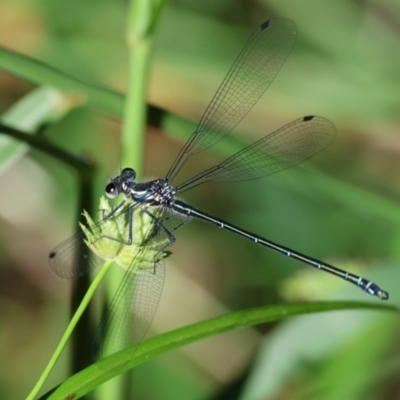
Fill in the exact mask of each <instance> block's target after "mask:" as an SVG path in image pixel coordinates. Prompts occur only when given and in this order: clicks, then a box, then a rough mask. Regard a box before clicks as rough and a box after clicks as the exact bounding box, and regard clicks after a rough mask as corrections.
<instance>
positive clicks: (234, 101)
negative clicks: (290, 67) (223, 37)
mask: <svg viewBox="0 0 400 400" xmlns="http://www.w3.org/2000/svg"><path fill="white" fill-rule="evenodd" d="M296 34H297V32H296V26H295V24H294V23H293V22H292V21H290V20H287V19H276V20H271V21H266V22H264V23H263V24H262V25H261V26H260V27H259V28H258V29H257V30H256V31H255V32H254V33H253V35H252V36H251V37H250V39H249V40H248V42H247V43H246V44H245V46H244V48H243V49H242V51H241V52H240V54H239V56H238V57H237V58H236V60H235V62H234V63H233V65H232V67H231V69H230V70H229V72H228V74H227V75H226V76H225V78H224V80H223V81H222V83H221V86H220V87H219V88H218V90H217V92H216V93H215V95H214V97H213V98H212V100H211V103H210V104H209V105H208V107H207V109H206V111H205V112H204V115H203V117H202V118H201V120H200V123H199V125H198V126H197V129H196V131H195V132H194V133H193V134H192V136H191V137H190V138H189V140H188V141H187V142H186V144H185V146H184V147H183V148H182V150H181V151H180V153H179V155H178V157H177V159H176V160H175V162H174V164H173V165H172V167H171V169H170V170H169V172H168V174H167V177H166V179H167V180H168V181H169V182H172V180H173V179H174V178H175V176H176V175H177V174H178V172H179V170H180V169H181V168H182V166H183V165H184V164H185V163H186V161H187V160H188V159H189V158H190V157H192V156H193V155H195V154H197V153H199V152H201V151H203V150H205V149H207V148H209V147H211V146H213V145H214V144H215V143H217V142H218V141H219V140H221V139H222V138H223V137H224V136H225V135H227V134H228V133H229V132H231V131H232V129H233V128H234V127H235V126H236V125H237V124H238V123H239V122H240V121H241V120H242V119H243V118H244V117H245V116H246V114H247V113H248V112H249V111H250V110H251V109H252V107H253V106H254V104H256V102H257V101H258V100H259V98H260V97H261V96H262V95H263V94H264V92H265V91H266V90H267V88H268V87H269V85H270V84H271V83H272V81H273V80H274V78H275V76H276V75H277V73H278V72H279V70H280V69H281V67H282V65H283V63H284V62H285V60H286V58H287V57H288V55H289V53H290V51H291V50H292V48H293V45H294V43H295V40H296Z"/></svg>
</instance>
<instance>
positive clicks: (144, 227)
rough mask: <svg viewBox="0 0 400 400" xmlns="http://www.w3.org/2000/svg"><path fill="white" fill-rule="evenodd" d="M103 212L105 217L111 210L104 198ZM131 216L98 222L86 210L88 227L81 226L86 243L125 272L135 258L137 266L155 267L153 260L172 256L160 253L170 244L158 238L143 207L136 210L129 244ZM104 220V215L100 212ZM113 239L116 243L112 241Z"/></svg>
mask: <svg viewBox="0 0 400 400" xmlns="http://www.w3.org/2000/svg"><path fill="white" fill-rule="evenodd" d="M99 209H100V210H104V215H107V214H108V213H109V212H110V211H111V207H110V205H109V203H108V201H107V199H106V198H105V197H103V196H102V197H101V198H100V207H99ZM128 214H129V213H128V212H123V213H116V215H115V216H113V217H111V218H110V219H109V220H106V221H102V222H100V223H95V222H94V221H93V220H92V218H91V217H90V215H89V214H88V213H87V212H86V211H84V212H83V215H84V217H85V219H86V222H87V226H84V225H83V224H80V226H81V228H82V230H83V232H84V233H85V236H86V240H85V243H86V245H87V246H88V247H89V249H90V250H91V251H92V252H93V253H94V254H96V255H97V256H98V257H100V258H101V259H103V260H104V261H108V260H113V261H114V262H115V263H116V264H118V265H119V266H120V267H121V268H123V269H128V268H129V266H130V265H131V263H132V260H133V259H134V258H136V259H135V262H134V267H135V268H133V269H132V270H134V271H136V269H137V268H141V269H143V268H153V267H154V261H160V260H161V259H163V258H166V257H168V256H169V255H170V252H168V251H162V252H161V253H160V252H159V249H161V248H162V247H163V246H165V245H166V244H167V243H168V239H167V238H165V235H162V234H161V235H157V234H156V233H157V231H156V230H155V228H156V227H155V225H154V221H153V219H152V218H150V217H149V216H148V215H147V214H145V213H144V212H143V211H142V210H141V209H140V207H136V208H135V211H134V215H133V224H132V244H130V245H127V244H124V243H121V242H120V241H123V242H127V241H128V238H129V215H128ZM100 215H101V217H102V212H100ZM109 238H114V239H117V240H119V241H117V240H112V239H109Z"/></svg>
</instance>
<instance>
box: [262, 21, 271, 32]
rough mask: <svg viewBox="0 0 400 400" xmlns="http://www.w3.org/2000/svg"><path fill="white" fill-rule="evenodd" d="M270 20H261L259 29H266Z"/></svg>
mask: <svg viewBox="0 0 400 400" xmlns="http://www.w3.org/2000/svg"><path fill="white" fill-rule="evenodd" d="M270 22H271V21H270V20H268V21H265V22H263V23H262V24H261V30H262V31H263V30H264V29H267V28H268V25H269V23H270Z"/></svg>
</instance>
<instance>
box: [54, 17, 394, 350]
mask: <svg viewBox="0 0 400 400" xmlns="http://www.w3.org/2000/svg"><path fill="white" fill-rule="evenodd" d="M296 34H297V33H296V27H295V25H294V23H293V22H292V21H290V20H286V19H276V20H271V21H267V22H264V23H263V24H262V25H261V26H260V27H259V28H258V29H257V30H256V31H255V32H254V33H253V35H252V36H251V38H250V39H249V40H248V42H247V43H246V45H245V46H244V48H243V49H242V51H241V52H240V54H239V56H238V57H237V59H236V60H235V62H234V63H233V65H232V67H231V69H230V70H229V72H228V74H227V75H226V76H225V78H224V80H223V82H222V84H221V86H220V87H219V88H218V90H217V92H216V94H215V95H214V97H213V98H212V100H211V103H210V104H209V105H208V107H207V109H206V111H205V112H204V114H203V116H202V118H201V120H200V122H199V124H198V126H197V129H196V130H195V132H194V133H193V134H192V135H191V137H190V138H189V140H188V141H187V142H186V144H185V145H184V147H183V148H182V150H181V151H180V153H179V155H178V157H177V159H176V160H175V162H174V163H173V165H172V167H171V168H170V170H169V172H168V173H167V175H166V177H165V178H164V179H155V180H152V181H148V182H143V183H137V182H136V181H135V178H136V173H135V171H134V170H133V169H131V168H125V169H123V170H122V171H121V173H120V175H118V176H117V177H115V178H113V179H111V182H110V183H108V185H107V187H106V194H107V196H108V197H109V198H115V197H117V196H118V195H120V194H122V195H123V196H124V199H123V200H122V201H121V202H120V203H119V204H118V205H117V206H116V207H115V208H114V209H113V210H112V211H111V212H109V213H108V214H107V215H105V216H104V218H103V220H102V221H101V222H99V223H98V224H97V225H95V228H94V231H95V233H94V235H95V237H96V240H111V241H114V242H117V243H119V244H122V245H131V244H132V243H133V242H134V240H135V237H134V235H136V229H135V226H134V225H135V223H137V221H138V215H139V214H140V215H142V216H143V215H144V216H146V218H147V221H148V222H149V227H148V228H146V229H147V230H146V232H145V235H144V239H143V240H142V241H141V243H140V244H139V246H138V247H137V251H136V254H132V255H131V258H130V259H129V262H128V265H127V266H126V269H127V272H126V273H125V274H124V277H123V279H122V281H121V283H120V285H119V288H118V290H117V292H116V294H115V297H114V298H113V300H112V302H111V305H110V307H109V312H108V313H107V316H106V317H105V319H103V322H102V323H101V325H100V328H99V330H98V334H97V340H96V341H97V342H98V343H101V342H102V340H103V338H104V336H105V334H106V331H107V329H108V327H110V329H111V332H110V334H111V337H113V339H114V341H115V338H117V341H116V342H117V343H120V344H121V346H122V345H123V343H125V342H126V341H125V336H124V335H125V332H121V329H120V328H119V324H120V323H121V324H122V323H123V322H124V319H126V318H127V315H126V314H127V313H129V312H130V311H132V310H130V308H131V307H130V306H125V308H126V311H123V312H121V311H117V310H118V308H119V307H121V303H122V302H123V301H122V299H126V298H127V297H128V298H132V309H133V312H134V317H133V318H134V319H133V322H132V325H131V326H130V328H129V330H130V331H131V334H133V341H134V342H139V341H140V340H141V339H142V338H143V336H144V335H145V333H146V331H147V330H148V328H149V326H150V324H151V321H152V319H153V317H154V314H155V312H156V309H157V306H158V303H159V299H160V296H161V291H162V287H163V282H164V263H163V260H162V258H163V257H164V255H165V250H166V249H167V248H168V247H169V246H171V245H172V244H173V243H174V241H175V231H176V229H177V228H179V227H181V226H182V225H183V224H185V223H186V222H188V221H189V220H191V219H193V218H197V219H200V220H203V221H207V222H209V223H211V224H214V225H216V226H218V227H219V228H222V229H226V230H228V231H231V232H234V233H236V234H238V235H240V236H242V237H244V238H246V239H249V240H251V241H252V242H254V243H255V244H258V245H261V246H264V247H268V248H270V249H272V250H275V251H277V252H279V253H281V254H283V255H285V256H287V257H291V258H293V259H296V260H298V261H300V262H302V263H305V264H309V265H311V266H312V267H314V268H317V269H320V270H321V271H325V272H329V273H330V274H333V275H336V276H337V277H339V278H342V279H344V280H347V281H349V282H351V283H353V284H355V285H356V286H358V287H360V288H361V289H362V290H364V291H365V292H367V293H368V294H370V295H373V296H377V297H379V298H380V299H383V300H386V299H388V297H389V295H388V293H387V292H386V291H384V290H382V289H380V288H379V287H378V286H377V285H376V284H375V283H373V282H371V281H369V280H367V279H364V278H362V277H360V276H357V275H354V274H351V273H349V272H346V271H344V270H341V269H339V268H336V267H334V266H332V265H330V264H327V263H325V262H323V261H319V260H317V259H315V258H312V257H309V256H306V255H304V254H302V253H299V252H297V251H294V250H292V249H289V248H287V247H284V246H281V245H279V244H277V243H274V242H272V241H270V240H268V239H265V238H263V237H261V236H258V235H256V234H254V233H252V232H249V231H246V230H244V229H241V228H239V227H237V226H235V225H233V224H230V223H228V222H225V221H223V220H221V219H219V218H216V217H213V216H211V215H209V214H207V213H205V212H203V211H200V210H199V209H197V208H194V207H192V206H191V205H189V204H187V203H185V202H184V201H182V200H180V199H178V197H177V196H178V195H181V194H182V193H183V192H185V191H187V190H189V189H193V188H194V187H196V186H199V185H201V184H203V183H205V182H234V181H243V180H250V179H257V178H261V177H264V176H267V175H271V174H273V173H275V172H278V171H281V170H283V169H286V168H289V167H291V166H294V165H296V164H299V163H301V162H303V161H305V160H307V159H308V158H310V157H312V156H313V155H315V154H317V153H318V152H319V151H321V150H323V149H324V148H325V147H326V146H328V145H329V144H330V143H331V142H332V141H333V139H334V137H335V134H336V129H335V127H334V125H333V124H332V123H331V122H329V121H328V120H326V119H324V118H321V117H317V116H308V117H303V118H300V119H297V120H295V121H293V122H291V123H290V124H288V125H285V126H284V127H282V128H280V129H278V130H277V131H275V132H273V133H270V134H269V135H267V136H265V137H263V138H262V139H260V140H258V141H256V142H255V143H253V144H251V145H249V146H247V147H245V148H244V149H242V150H241V151H239V152H238V153H236V154H234V155H232V156H231V157H229V158H227V159H226V160H225V161H223V162H222V163H220V164H218V165H216V166H214V167H212V168H209V169H207V170H206V171H204V172H201V173H199V174H198V175H196V176H194V177H193V178H191V179H189V180H188V181H186V182H184V183H182V184H180V185H178V186H173V185H172V181H173V180H174V179H175V177H176V176H177V174H178V172H179V171H181V169H182V167H183V166H184V165H185V163H186V162H187V161H188V160H189V159H190V158H191V157H192V156H194V155H196V154H198V153H200V152H202V151H204V150H206V149H208V148H209V147H211V146H213V145H214V144H216V143H217V142H219V141H220V140H221V139H223V138H224V136H226V135H227V134H229V133H230V132H231V131H232V129H233V128H234V127H235V126H236V125H237V124H238V123H239V122H240V121H241V120H242V119H243V118H244V117H245V115H246V114H247V113H248V112H249V111H250V110H251V108H252V107H253V106H254V104H255V103H256V102H257V101H258V99H259V98H260V97H261V96H262V95H263V93H264V92H265V91H266V90H267V88H268V87H269V85H270V84H271V82H272V81H273V79H274V78H275V76H276V75H277V73H278V71H279V70H280V68H281V67H282V65H283V63H284V62H285V60H286V58H287V57H288V55H289V53H290V51H291V49H292V47H293V45H294V43H295V40H296ZM176 216H178V217H181V219H180V220H179V223H178V225H176V226H175V227H170V221H169V222H168V223H167V221H168V220H171V219H173V217H176ZM118 218H124V219H125V220H126V224H127V225H126V226H127V229H126V232H125V237H122V238H121V237H116V236H114V235H110V234H105V233H104V231H103V227H106V224H109V223H110V222H111V221H114V220H117V219H118ZM160 235H163V236H164V239H163V240H162V241H160V240H158V239H157V238H158V237H159V236H160ZM84 238H85V237H84V234H83V233H78V234H77V235H75V236H73V237H72V238H71V239H69V240H67V241H66V242H64V243H62V244H61V245H60V246H58V247H57V248H56V249H55V250H54V251H53V252H52V253H51V254H50V265H51V267H52V269H53V270H54V271H55V272H56V273H57V274H58V275H59V276H61V277H63V278H75V277H78V276H80V275H82V274H84V273H87V272H88V271H90V270H91V269H93V268H94V267H95V266H96V265H97V256H95V255H94V254H93V253H92V252H91V251H89V250H87V249H86V247H85V245H83V242H84ZM149 260H150V261H149ZM118 338H120V339H118ZM106 352H107V353H109V351H106Z"/></svg>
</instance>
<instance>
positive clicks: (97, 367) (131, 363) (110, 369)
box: [42, 301, 399, 400]
mask: <svg viewBox="0 0 400 400" xmlns="http://www.w3.org/2000/svg"><path fill="white" fill-rule="evenodd" d="M351 309H353V310H356V309H357V310H361V309H364V310H376V311H378V310H381V311H392V312H393V311H394V312H398V311H399V310H398V308H397V307H394V306H390V305H385V304H381V303H373V302H353V301H348V302H346V301H343V302H315V303H299V304H284V305H274V306H266V307H259V308H253V309H249V310H245V311H239V312H235V313H231V314H228V315H224V316H221V317H217V318H213V319H210V320H207V321H203V322H199V323H196V324H193V325H189V326H186V327H183V328H180V329H176V330H174V331H171V332H167V333H164V334H162V335H158V336H155V337H153V338H150V339H147V340H145V341H144V342H142V343H141V344H139V345H137V346H131V347H128V348H127V349H125V350H122V351H120V352H118V353H116V354H113V355H111V356H110V357H107V358H105V359H103V360H101V361H99V362H98V363H96V364H93V365H91V366H90V367H88V368H86V369H85V370H83V371H81V372H79V373H78V374H76V375H74V376H72V377H70V378H68V379H67V380H66V381H64V382H63V383H62V384H61V385H60V386H59V387H58V388H56V389H55V390H54V391H53V393H51V394H50V395H45V396H43V397H42V399H44V398H47V399H49V400H60V399H78V398H80V397H82V396H83V395H85V394H87V393H89V392H91V391H92V390H94V389H95V388H96V387H98V386H99V385H101V384H102V383H104V382H106V381H108V380H109V379H112V378H114V377H115V376H118V375H119V374H121V373H123V372H126V371H128V370H129V369H131V368H133V367H135V366H137V365H139V364H141V363H143V362H145V361H147V360H149V359H151V358H154V357H156V356H158V355H160V354H162V353H165V352H167V351H170V350H173V349H176V348H179V347H181V346H184V345H186V344H189V343H193V342H196V341H198V340H201V339H204V338H207V337H209V336H213V335H217V334H220V333H223V332H227V331H230V330H233V329H238V328H244V327H248V326H252V325H257V324H260V323H265V322H271V321H277V320H280V319H283V318H287V317H290V316H296V315H304V314H311V313H318V312H325V311H336V310H351Z"/></svg>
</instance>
